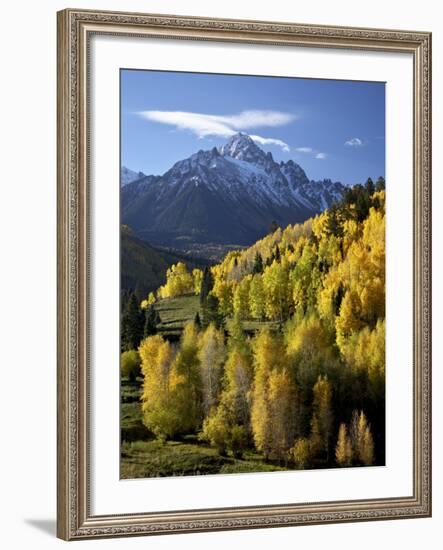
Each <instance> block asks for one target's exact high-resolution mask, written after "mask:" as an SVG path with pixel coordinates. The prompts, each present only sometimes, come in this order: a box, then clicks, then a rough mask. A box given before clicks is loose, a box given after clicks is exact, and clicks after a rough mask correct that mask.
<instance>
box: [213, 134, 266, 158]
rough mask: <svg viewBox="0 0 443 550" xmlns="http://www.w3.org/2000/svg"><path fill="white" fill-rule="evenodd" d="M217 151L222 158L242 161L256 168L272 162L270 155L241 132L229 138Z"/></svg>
mask: <svg viewBox="0 0 443 550" xmlns="http://www.w3.org/2000/svg"><path fill="white" fill-rule="evenodd" d="M219 151H220V154H221V155H223V156H227V157H232V158H235V159H237V160H243V161H245V162H250V163H252V164H256V165H258V166H263V165H265V164H266V163H267V162H269V161H271V162H273V160H274V159H273V158H272V155H271V153H265V152H264V151H263V149H261V148H260V147H259V146H258V145H257V144H256V143H255V141H254V140H253V139H252V138H251V137H250V136H249V135H248V134H244V133H243V132H239V133H237V134H234V135H233V136H231V137H230V138H229V140H228V141H227V143H225V145H222V147H220V149H219Z"/></svg>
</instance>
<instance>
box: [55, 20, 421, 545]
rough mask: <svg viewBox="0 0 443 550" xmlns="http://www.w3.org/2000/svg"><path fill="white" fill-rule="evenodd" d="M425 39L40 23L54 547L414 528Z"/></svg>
mask: <svg viewBox="0 0 443 550" xmlns="http://www.w3.org/2000/svg"><path fill="white" fill-rule="evenodd" d="M430 70H431V36H430V34H429V33H425V32H416V31H399V30H379V29H362V28H345V27H327V26H313V25H300V24H294V23H275V22H261V21H252V20H251V21H234V20H219V19H205V18H198V17H180V16H166V15H149V14H134V13H132V14H131V13H115V12H95V11H87V10H75V9H73V10H71V9H70V10H64V11H62V12H59V13H58V536H59V537H61V538H63V539H66V540H72V539H82V538H94V537H97V538H98V537H114V536H128V535H154V534H166V533H185V532H195V531H215V530H226V529H246V528H257V527H278V526H289V525H307V524H318V523H331V522H350V521H367V520H381V519H397V518H398V519H400V518H414V517H427V516H430V514H431V437H430V426H431V418H430V415H431V387H430V381H431V355H430V339H431V286H430V285H431V281H430V277H431V276H430V273H431V270H430V262H431V221H430V215H431V204H430V200H431V196H430V195H431V143H430V136H431V97H430V96H431V88H430V78H431V75H430Z"/></svg>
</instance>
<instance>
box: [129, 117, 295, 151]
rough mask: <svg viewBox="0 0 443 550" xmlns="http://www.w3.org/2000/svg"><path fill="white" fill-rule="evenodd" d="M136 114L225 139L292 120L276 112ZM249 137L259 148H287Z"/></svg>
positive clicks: (277, 141) (271, 140)
mask: <svg viewBox="0 0 443 550" xmlns="http://www.w3.org/2000/svg"><path fill="white" fill-rule="evenodd" d="M137 114H138V115H139V116H141V117H142V118H144V119H146V120H151V121H153V122H158V123H160V124H168V125H170V126H175V127H176V128H178V129H180V130H189V131H191V132H193V133H194V134H195V135H196V136H197V137H198V138H204V137H207V136H220V137H225V138H226V137H230V136H232V135H233V134H235V133H237V132H239V131H242V130H249V129H251V128H257V127H273V128H274V127H277V126H284V125H285V124H289V123H290V122H292V121H294V120H295V119H296V116H295V115H293V114H290V113H283V112H280V111H242V112H241V113H237V114H233V115H209V114H204V113H191V112H186V111H140V112H138V113H137ZM251 138H252V139H254V140H255V141H257V142H258V143H261V144H262V145H278V146H279V147H281V148H282V149H283V150H284V151H286V152H289V145H288V144H287V143H285V142H284V141H282V140H280V139H275V138H265V137H262V136H257V135H255V136H251Z"/></svg>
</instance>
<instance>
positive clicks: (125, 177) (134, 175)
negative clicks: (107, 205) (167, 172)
mask: <svg viewBox="0 0 443 550" xmlns="http://www.w3.org/2000/svg"><path fill="white" fill-rule="evenodd" d="M143 177H145V174H143V172H134V170H130V169H129V168H126V166H122V167H121V170H120V183H121V186H122V187H123V186H124V185H128V183H132V182H133V181H136V180H139V179H140V178H143Z"/></svg>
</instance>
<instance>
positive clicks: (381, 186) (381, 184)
mask: <svg viewBox="0 0 443 550" xmlns="http://www.w3.org/2000/svg"><path fill="white" fill-rule="evenodd" d="M385 188H386V182H385V178H384V177H383V176H380V177H379V178H378V179H377V181H376V182H375V190H376V191H384V190H385Z"/></svg>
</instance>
